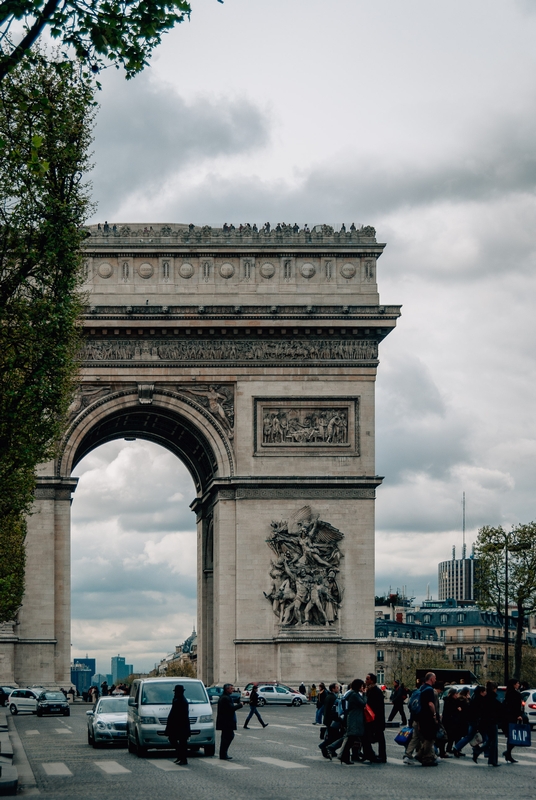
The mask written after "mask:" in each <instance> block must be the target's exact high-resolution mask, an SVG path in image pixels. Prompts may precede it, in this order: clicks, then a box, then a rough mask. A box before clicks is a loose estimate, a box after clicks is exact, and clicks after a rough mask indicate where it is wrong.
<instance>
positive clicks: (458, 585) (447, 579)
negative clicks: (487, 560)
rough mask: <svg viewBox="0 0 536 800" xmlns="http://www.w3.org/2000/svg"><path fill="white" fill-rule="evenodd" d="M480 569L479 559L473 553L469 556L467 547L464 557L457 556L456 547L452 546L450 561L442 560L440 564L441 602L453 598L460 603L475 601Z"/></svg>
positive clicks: (438, 580)
mask: <svg viewBox="0 0 536 800" xmlns="http://www.w3.org/2000/svg"><path fill="white" fill-rule="evenodd" d="M477 569H478V559H476V558H475V557H474V554H471V555H470V556H469V558H467V557H466V555H465V547H464V548H463V551H462V557H461V558H456V548H455V547H453V548H452V558H451V559H450V561H442V562H441V563H440V564H439V566H438V575H437V582H438V598H439V601H440V602H443V601H445V600H449V599H450V598H453V599H454V600H456V601H457V602H458V603H474V602H475V600H476V593H475V574H476V571H477Z"/></svg>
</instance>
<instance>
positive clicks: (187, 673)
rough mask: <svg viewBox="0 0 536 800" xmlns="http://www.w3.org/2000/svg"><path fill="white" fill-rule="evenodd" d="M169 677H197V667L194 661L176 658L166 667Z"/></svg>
mask: <svg viewBox="0 0 536 800" xmlns="http://www.w3.org/2000/svg"><path fill="white" fill-rule="evenodd" d="M166 677H167V678H197V669H196V667H195V664H194V663H193V661H190V660H188V661H181V660H180V659H178V658H177V659H175V661H171V662H170V663H169V664H168V665H167V668H166Z"/></svg>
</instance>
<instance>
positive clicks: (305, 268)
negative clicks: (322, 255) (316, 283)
mask: <svg viewBox="0 0 536 800" xmlns="http://www.w3.org/2000/svg"><path fill="white" fill-rule="evenodd" d="M300 272H301V274H302V275H303V277H304V278H312V277H313V275H314V274H315V272H316V269H315V267H314V264H309V263H307V264H302V265H301V268H300Z"/></svg>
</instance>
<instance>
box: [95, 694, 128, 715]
mask: <svg viewBox="0 0 536 800" xmlns="http://www.w3.org/2000/svg"><path fill="white" fill-rule="evenodd" d="M127 708H128V697H112V699H111V700H101V701H100V702H99V705H98V706H97V714H120V713H121V712H123V713H124V714H126V712H127Z"/></svg>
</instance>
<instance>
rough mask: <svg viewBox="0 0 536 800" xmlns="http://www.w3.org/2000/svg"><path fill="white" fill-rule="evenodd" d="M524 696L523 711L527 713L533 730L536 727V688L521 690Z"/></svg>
mask: <svg viewBox="0 0 536 800" xmlns="http://www.w3.org/2000/svg"><path fill="white" fill-rule="evenodd" d="M521 697H522V698H523V703H524V708H523V711H524V712H525V714H526V715H527V719H528V722H529V725H530V727H531V729H532V730H534V728H535V727H536V689H525V691H523V692H521Z"/></svg>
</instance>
